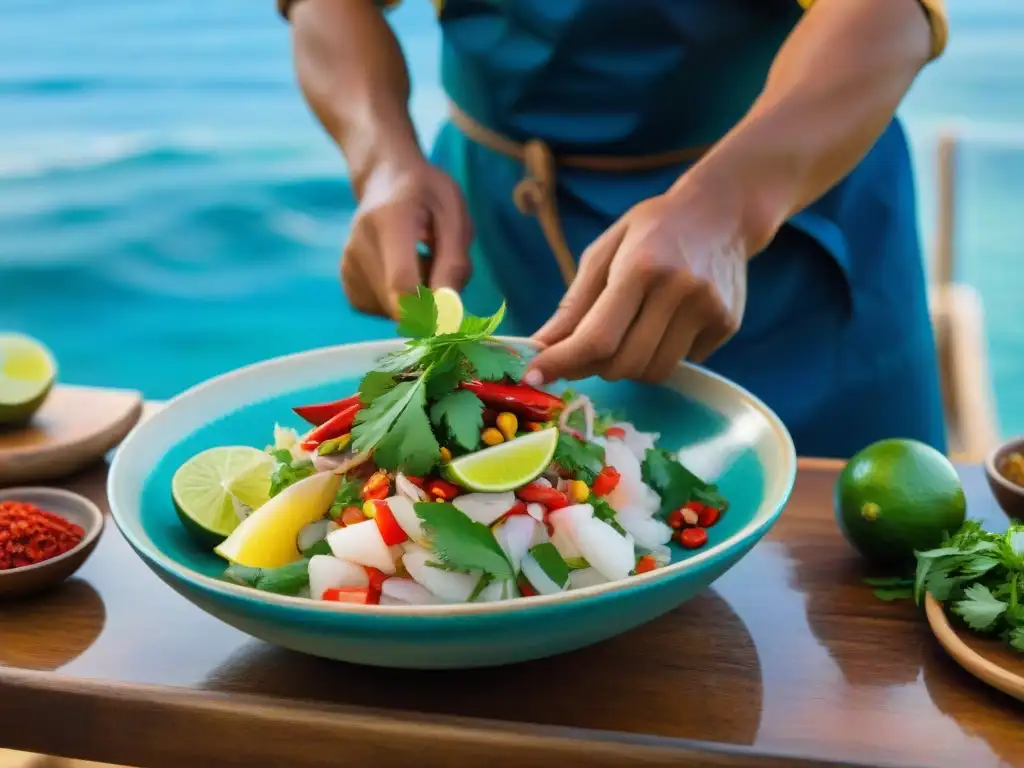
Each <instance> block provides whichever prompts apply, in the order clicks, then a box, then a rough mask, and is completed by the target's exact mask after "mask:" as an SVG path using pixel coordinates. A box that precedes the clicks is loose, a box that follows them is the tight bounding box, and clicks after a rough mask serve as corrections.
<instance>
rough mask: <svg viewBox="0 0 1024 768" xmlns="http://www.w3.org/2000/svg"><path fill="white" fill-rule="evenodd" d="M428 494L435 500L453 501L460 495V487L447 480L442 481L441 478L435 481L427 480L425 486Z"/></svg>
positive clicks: (436, 478)
mask: <svg viewBox="0 0 1024 768" xmlns="http://www.w3.org/2000/svg"><path fill="white" fill-rule="evenodd" d="M423 490H425V491H426V492H427V493H428V494H430V495H431V496H433V497H434V498H437V499H441V500H442V501H451V500H452V499H454V498H455V497H456V496H458V495H459V486H457V485H455V484H454V483H449V482H448V481H447V480H442V479H441V478H439V477H435V478H434V479H433V480H427V482H426V484H424V486H423Z"/></svg>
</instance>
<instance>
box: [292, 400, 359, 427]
mask: <svg viewBox="0 0 1024 768" xmlns="http://www.w3.org/2000/svg"><path fill="white" fill-rule="evenodd" d="M353 405H359V393H358V392H357V393H356V394H354V395H349V396H348V397H343V398H342V399H341V400H335V401H334V402H331V403H315V404H313V405H299V406H296V407H295V408H292V410H293V411H295V413H296V415H298V416H299V417H300V418H302V419H304V420H306V421H308V422H309V423H310V424H312V425H313V426H314V427H319V426H320V425H321V424H323V423H324V422H326V421H329V420H330V419H332V418H334V417H335V416H337V415H338V414H339V413H341V412H342V411H344V410H345V409H346V408H351V407H352V406H353Z"/></svg>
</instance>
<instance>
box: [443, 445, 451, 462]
mask: <svg viewBox="0 0 1024 768" xmlns="http://www.w3.org/2000/svg"><path fill="white" fill-rule="evenodd" d="M451 460H452V452H451V451H449V450H448V449H447V448H445V447H444V446H441V461H443V462H444V463H445V464H447V463H448V462H449V461H451Z"/></svg>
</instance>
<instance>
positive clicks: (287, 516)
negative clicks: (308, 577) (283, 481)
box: [214, 472, 341, 568]
mask: <svg viewBox="0 0 1024 768" xmlns="http://www.w3.org/2000/svg"><path fill="white" fill-rule="evenodd" d="M340 483H341V476H340V475H336V474H334V473H333V472H318V473H317V474H315V475H310V476H309V477H307V478H305V479H303V480H300V481H299V482H297V483H295V484H294V485H290V486H288V487H287V488H285V489H284V490H283V491H281V493H279V494H277V496H275V497H274V498H272V499H271V500H270V501H268V502H267V503H266V504H264V505H263V506H262V507H260V508H259V509H257V510H256V511H255V512H253V513H252V514H251V515H249V516H248V517H247V518H245V520H243V521H242V523H241V524H240V525H239V526H238V527H237V528H235V530H234V531H233V532H232V533H231V535H230V536H228V537H227V538H226V539H225V540H224V541H222V542H221V543H220V545H219V546H217V547H216V548H215V549H214V552H216V553H217V554H218V555H220V556H221V557H223V558H224V559H225V560H228V561H230V562H232V563H234V564H235V565H243V566H246V567H249V568H278V567H280V566H282V565H288V563H293V562H295V561H296V560H298V559H299V558H301V557H302V554H301V553H300V552H299V548H298V545H297V543H296V539H297V538H298V535H299V531H301V530H302V529H303V528H304V527H305V526H307V525H309V524H310V523H315V522H316V521H317V520H322V519H323V518H324V517H325V516H326V515H327V511H328V510H329V509H330V507H331V504H332V503H333V502H334V497H335V494H336V493H337V492H338V485H339V484H340Z"/></svg>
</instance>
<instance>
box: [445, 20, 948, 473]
mask: <svg viewBox="0 0 1024 768" xmlns="http://www.w3.org/2000/svg"><path fill="white" fill-rule="evenodd" d="M801 13H802V10H801V8H800V6H799V4H798V3H797V0H629V2H623V0H445V2H444V3H443V5H442V7H441V11H440V14H439V16H440V22H441V27H442V40H443V52H442V79H443V83H444V87H445V89H446V91H447V93H448V95H449V97H450V98H451V99H452V101H453V102H454V103H455V104H457V105H458V107H459V108H460V109H461V110H462V111H463V112H465V113H467V114H469V115H470V116H471V117H472V118H474V119H475V120H476V121H477V122H479V123H480V124H482V125H484V126H487V127H488V128H489V129H491V130H493V131H495V132H497V133H499V134H502V135H504V136H506V137H509V138H511V139H514V140H516V141H519V142H525V141H526V140H528V139H530V138H540V139H543V140H544V141H546V142H547V143H548V145H549V146H550V147H551V149H552V151H553V153H554V154H555V156H556V157H557V156H559V155H563V154H564V155H600V154H614V155H630V156H635V155H649V154H653V153H660V152H668V151H671V150H675V149H679V148H683V147H692V146H699V145H704V144H707V143H711V142H714V141H715V140H716V139H717V138H719V137H721V136H722V135H723V134H724V133H725V132H726V131H727V130H729V128H731V127H732V126H733V125H734V124H735V123H736V122H737V121H738V120H739V119H740V117H742V115H743V114H744V112H745V111H746V110H747V109H748V108H749V106H750V104H751V103H752V102H753V100H754V99H755V98H756V96H757V94H758V93H759V91H760V88H761V87H762V85H763V83H764V79H765V76H766V74H767V71H768V68H769V66H770V64H771V62H772V59H773V57H774V56H775V54H776V52H777V51H778V49H779V46H780V45H781V44H782V42H783V41H784V40H785V38H786V36H787V35H788V34H789V32H790V31H791V30H792V28H793V26H794V25H795V23H796V22H797V21H798V20H799V18H800V15H801ZM433 160H434V162H436V163H437V164H438V165H440V166H441V167H443V168H445V169H446V170H447V171H448V172H449V173H451V174H452V176H453V177H454V178H455V179H456V181H457V182H458V183H459V184H460V185H461V187H462V189H463V191H464V193H465V195H466V199H467V202H468V205H469V209H470V214H471V216H472V219H473V223H474V227H475V232H476V238H475V241H474V244H473V248H472V258H473V263H474V276H473V278H472V280H471V281H470V284H469V286H468V287H467V290H466V293H465V301H466V304H467V306H468V307H469V308H470V309H471V310H473V311H476V312H485V311H491V310H493V307H494V306H495V305H496V304H497V303H499V302H500V301H501V300H503V299H504V300H506V301H507V302H508V320H507V323H506V325H505V326H504V327H503V331H504V332H506V333H513V334H523V335H529V334H531V333H533V332H534V331H535V330H536V329H537V328H538V327H539V326H540V325H541V324H543V323H544V321H546V320H547V319H548V318H549V317H550V316H551V314H552V313H553V312H554V311H555V309H556V307H557V304H558V301H559V299H560V298H561V296H562V295H563V293H564V290H565V283H564V280H563V278H562V276H561V274H560V272H559V269H558V266H557V263H556V261H555V259H554V258H553V256H552V252H551V248H550V247H549V245H548V243H547V241H546V240H545V238H544V236H543V234H542V232H541V229H540V227H539V226H538V223H537V221H536V220H535V219H533V218H529V217H526V216H524V215H523V214H522V213H520V211H519V210H518V209H517V208H516V206H515V204H514V203H513V199H512V191H513V189H514V188H515V186H516V184H517V183H518V182H519V181H520V180H521V179H522V177H523V166H522V164H521V163H520V162H518V161H517V160H515V159H513V158H510V157H508V156H506V155H503V154H499V153H497V152H495V151H492V150H491V149H488V148H486V147H484V146H481V145H479V144H477V143H474V142H473V141H471V140H470V139H468V138H467V137H466V136H464V135H463V134H462V133H460V131H459V130H458V129H457V128H456V127H455V126H454V125H452V124H447V125H445V126H444V128H443V129H442V130H441V132H440V134H439V136H438V138H437V141H436V144H435V147H434V151H433ZM685 170H686V165H674V166H671V167H662V168H658V169H657V170H654V171H644V172H629V173H623V172H614V173H597V172H593V171H585V170H578V169H577V170H573V169H560V170H559V172H558V176H557V205H558V208H559V213H560V215H561V220H562V227H563V229H564V233H565V238H566V241H567V243H568V245H569V246H570V248H571V250H572V251H573V253H574V255H575V257H576V258H577V259H578V257H579V254H581V253H582V251H583V250H584V248H586V246H587V245H588V244H589V243H590V242H591V241H592V240H594V239H595V238H596V237H597V236H598V235H600V234H601V232H603V231H604V230H605V229H606V228H607V227H609V226H610V225H611V224H612V223H613V222H614V221H615V220H616V219H617V218H619V217H620V216H621V215H622V214H623V213H625V212H626V211H627V210H628V209H629V208H630V207H631V206H633V205H635V204H636V203H638V202H640V201H641V200H644V199H646V198H649V197H651V196H654V195H657V194H660V193H662V192H664V191H665V190H666V189H667V188H668V187H669V186H670V185H671V184H672V183H673V182H674V181H675V180H676V179H677V178H678V177H679V175H680V174H682V173H683V172H684V171H685ZM916 213H917V212H916V202H915V191H914V183H913V177H912V172H911V164H910V157H909V153H908V149H907V142H906V138H905V136H904V133H903V130H902V128H901V126H900V124H899V123H898V121H894V122H893V123H892V124H891V125H890V126H889V127H888V129H887V130H886V132H885V134H884V135H883V136H882V137H881V139H880V140H879V141H878V142H877V144H876V145H875V147H874V148H873V149H872V150H871V152H870V153H869V154H868V156H867V157H866V158H865V159H864V160H863V161H862V162H861V163H860V165H859V166H858V167H857V168H856V169H855V170H854V171H853V172H852V173H851V174H849V176H848V177H847V178H846V179H844V180H843V181H842V182H841V183H840V184H838V185H837V186H836V187H834V188H833V189H832V190H831V191H830V192H829V193H827V194H826V195H824V196H823V197H822V198H821V199H820V200H818V201H817V202H815V203H814V204H813V205H811V206H809V207H808V208H807V209H806V210H804V211H802V212H801V213H800V214H798V215H797V216H794V217H793V218H792V220H791V221H789V222H788V223H787V224H786V225H785V226H784V227H783V228H782V230H781V231H780V232H779V233H778V235H777V236H776V237H775V239H774V241H773V242H772V243H771V244H770V245H769V246H768V247H767V248H766V249H765V250H764V251H763V252H762V253H760V254H758V255H757V256H756V257H755V258H754V259H753V260H752V261H751V263H750V267H749V288H748V291H749V294H748V302H747V308H746V312H745V318H744V322H743V327H742V328H741V330H740V331H739V333H738V334H737V335H736V336H735V337H733V338H732V339H731V340H730V341H729V342H728V343H727V344H726V345H725V346H723V347H722V348H721V349H720V350H719V351H717V352H716V353H715V354H714V355H713V356H712V357H711V358H710V359H709V360H708V361H707V362H706V366H707V367H708V368H710V369H712V370H714V371H717V372H719V373H721V374H723V375H724V376H726V377H728V378H730V379H732V380H733V381H736V382H737V383H739V384H740V385H742V386H744V387H746V388H747V389H749V390H750V391H752V392H753V393H754V394H756V395H757V396H758V397H760V398H762V399H763V400H764V401H765V402H766V403H767V404H768V405H769V406H770V407H771V408H772V409H773V410H775V411H776V413H778V414H779V416H780V417H781V418H782V420H783V421H784V422H785V423H786V425H787V427H788V428H789V430H790V431H791V433H792V434H793V438H794V440H795V442H796V447H797V450H798V452H799V453H801V454H803V455H817V456H834V457H849V456H850V455H852V454H853V453H854V452H856V451H857V450H859V449H860V448H862V447H864V446H865V445H867V444H869V443H871V442H873V441H875V440H878V439H881V438H884V437H896V436H899V437H908V438H916V439H918V440H922V441H924V442H926V443H929V444H931V445H933V446H935V447H936V448H938V449H939V450H941V451H945V450H946V443H945V433H944V427H943V412H942V402H941V395H940V388H939V379H938V371H937V362H936V352H935V346H934V341H933V336H932V328H931V324H930V320H929V315H928V308H927V302H926V296H927V291H926V283H925V275H924V268H923V263H922V258H921V247H920V243H919V237H918V231H917V228H916Z"/></svg>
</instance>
